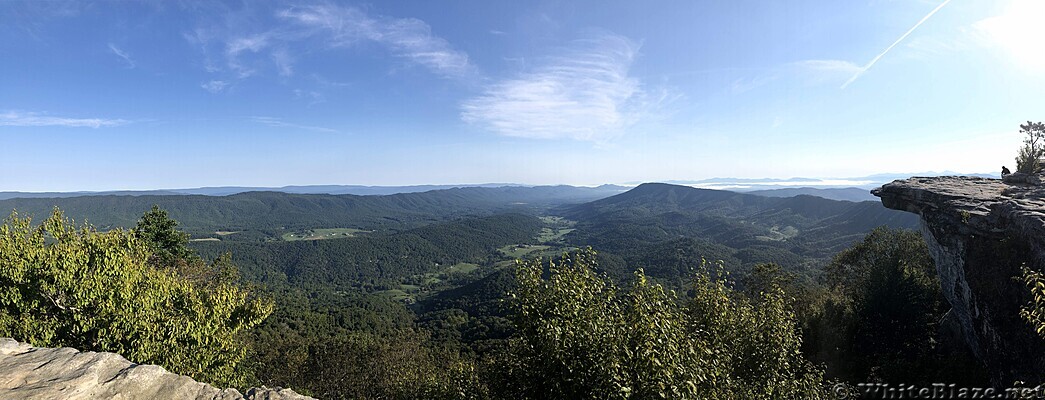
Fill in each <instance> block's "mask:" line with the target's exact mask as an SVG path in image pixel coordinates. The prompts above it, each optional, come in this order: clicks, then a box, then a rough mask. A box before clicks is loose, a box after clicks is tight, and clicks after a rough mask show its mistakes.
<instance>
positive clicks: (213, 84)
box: [200, 80, 229, 94]
mask: <svg viewBox="0 0 1045 400" xmlns="http://www.w3.org/2000/svg"><path fill="white" fill-rule="evenodd" d="M228 86H229V83H228V82H225V81H220V80H212V81H209V82H204V83H202V84H200V87H201V88H203V90H206V91H208V92H211V93H214V94H218V93H221V92H223V91H224V90H225V88H227V87H228Z"/></svg>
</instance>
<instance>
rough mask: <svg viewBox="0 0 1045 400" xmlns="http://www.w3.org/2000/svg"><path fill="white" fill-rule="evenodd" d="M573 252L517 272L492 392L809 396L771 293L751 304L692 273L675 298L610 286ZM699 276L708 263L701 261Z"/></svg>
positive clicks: (658, 290)
mask: <svg viewBox="0 0 1045 400" xmlns="http://www.w3.org/2000/svg"><path fill="white" fill-rule="evenodd" d="M595 260H596V255H595V252H594V251H591V250H590V249H589V250H584V251H579V252H577V253H575V254H572V255H568V256H564V259H563V260H562V261H561V262H558V263H556V262H552V263H551V264H550V265H549V268H548V271H549V273H550V274H549V277H548V278H547V279H545V278H544V276H545V268H544V265H543V264H542V263H541V261H540V260H531V261H526V262H522V263H520V264H519V265H518V267H517V278H518V290H517V291H516V292H515V293H514V294H513V301H512V304H513V307H514V310H515V323H516V325H517V329H518V333H517V335H516V336H514V337H513V338H512V339H511V340H510V342H509V346H508V350H507V354H506V355H505V356H504V358H503V359H502V360H501V361H500V364H499V366H500V367H501V372H502V373H503V376H502V377H501V378H500V379H499V380H498V383H497V384H495V385H494V386H495V387H497V388H498V390H500V391H501V393H500V395H501V396H503V397H511V398H599V399H631V398H635V399H649V398H679V399H685V398H752V399H755V398H818V397H821V396H822V395H823V394H824V393H823V391H822V390H823V389H822V384H821V383H822V382H821V376H822V373H821V372H820V371H819V370H818V369H817V368H815V367H813V366H812V365H811V364H810V363H809V362H808V361H806V360H804V359H803V358H802V354H801V343H802V339H801V334H800V333H799V331H798V327H797V321H796V319H795V317H794V314H793V312H791V310H790V306H789V305H788V304H787V302H786V301H785V298H784V295H783V292H782V290H780V289H779V288H775V287H773V288H769V289H768V290H769V292H768V293H763V294H761V295H759V296H758V297H756V298H747V297H746V296H744V295H743V294H742V293H739V292H736V291H734V290H733V289H731V288H730V287H729V285H728V283H727V282H726V281H725V279H724V278H722V277H721V275H714V276H719V277H718V278H716V277H714V276H713V274H711V273H698V274H697V276H696V278H695V279H694V282H693V287H692V292H693V297H692V298H691V299H689V300H688V301H680V300H679V299H678V298H677V297H676V295H675V294H674V292H671V291H666V290H665V289H664V288H663V287H662V286H661V285H659V284H656V283H653V282H651V281H650V279H649V278H648V277H647V276H646V275H645V274H644V273H643V272H642V271H641V270H639V271H637V272H635V274H634V278H633V280H632V282H631V284H630V285H629V286H628V287H626V288H624V289H621V288H618V287H617V286H616V285H614V284H613V283H611V282H610V281H609V280H608V279H607V278H606V277H604V276H600V275H598V274H596V273H595V268H596V267H597V265H596V261H595ZM703 267H705V268H707V267H708V265H707V264H706V263H705V265H704V266H703Z"/></svg>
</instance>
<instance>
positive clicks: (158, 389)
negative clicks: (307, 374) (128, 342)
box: [0, 338, 311, 400]
mask: <svg viewBox="0 0 1045 400" xmlns="http://www.w3.org/2000/svg"><path fill="white" fill-rule="evenodd" d="M0 399H27V400H29V399H40V400H44V399H47V400H50V399H67V400H76V399H125V400H131V399H143V400H144V399H200V400H203V399H207V400H235V399H257V400H261V399H266V400H304V399H311V397H307V396H302V395H299V394H297V393H294V391H292V390H290V389H279V388H276V389H268V388H253V389H250V390H248V391H247V392H246V393H245V394H240V392H239V391H237V390H236V389H218V388H215V387H213V386H210V385H207V384H204V383H199V382H196V381H194V380H192V378H189V377H187V376H182V375H177V374H172V373H170V372H167V371H166V370H164V369H163V368H162V367H159V366H156V365H139V364H134V363H132V362H130V361H127V360H126V359H125V358H123V357H121V356H120V355H119V354H113V353H95V352H91V351H78V350H76V349H70V348H60V349H54V348H41V347H32V346H30V345H28V344H25V343H18V342H16V341H14V340H13V339H7V338H3V339H0Z"/></svg>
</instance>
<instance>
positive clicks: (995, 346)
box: [871, 177, 1045, 385]
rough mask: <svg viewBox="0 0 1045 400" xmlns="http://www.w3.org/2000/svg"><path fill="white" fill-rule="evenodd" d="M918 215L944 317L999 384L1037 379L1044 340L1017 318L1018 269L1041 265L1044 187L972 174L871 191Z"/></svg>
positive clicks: (1044, 367)
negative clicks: (939, 287)
mask: <svg viewBox="0 0 1045 400" xmlns="http://www.w3.org/2000/svg"><path fill="white" fill-rule="evenodd" d="M871 193H872V194H874V195H875V196H878V197H880V198H881V199H882V204H884V205H885V206H886V207H888V208H892V209H895V210H902V211H908V212H912V213H916V214H918V215H920V216H921V230H922V234H923V236H925V240H926V243H927V244H928V245H929V251H930V253H932V257H933V260H935V262H936V269H937V272H938V273H939V276H940V281H941V285H942V289H943V295H944V297H945V298H946V299H947V301H948V302H949V303H950V305H951V310H950V312H948V314H947V317H946V320H945V322H946V323H949V324H954V325H957V327H958V328H959V331H960V332H961V334H962V338H963V339H964V342H965V343H966V344H967V345H968V347H969V349H970V350H971V351H972V353H973V354H974V355H975V356H976V357H977V358H978V359H979V360H980V361H982V362H983V364H984V365H985V367H986V368H987V370H988V372H989V373H990V374H991V380H992V381H993V382H994V383H995V384H997V385H1011V384H1013V382H1016V381H1023V382H1033V383H1034V384H1037V383H1040V380H1041V379H1042V378H1043V374H1045V341H1043V340H1042V339H1041V338H1040V337H1038V336H1037V335H1036V334H1035V333H1034V332H1033V330H1032V329H1031V327H1030V325H1029V324H1027V323H1026V322H1025V321H1023V320H1022V319H1021V318H1020V316H1019V311H1020V307H1021V306H1023V305H1024V304H1026V303H1027V302H1028V301H1029V299H1030V293H1029V291H1028V290H1027V289H1026V287H1024V285H1023V283H1022V281H1020V280H1019V278H1018V277H1019V276H1020V271H1021V268H1022V267H1024V266H1026V267H1028V268H1031V269H1034V270H1038V271H1041V270H1043V267H1045V186H1041V185H1036V184H1032V183H1026V182H1011V183H1007V182H1003V181H1001V180H998V179H985V178H975V177H936V178H910V179H906V180H897V181H893V182H892V183H889V184H886V185H884V186H882V187H881V188H878V189H875V190H872V191H871Z"/></svg>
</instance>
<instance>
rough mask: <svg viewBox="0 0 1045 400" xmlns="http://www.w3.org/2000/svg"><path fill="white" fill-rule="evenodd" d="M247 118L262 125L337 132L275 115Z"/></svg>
mask: <svg viewBox="0 0 1045 400" xmlns="http://www.w3.org/2000/svg"><path fill="white" fill-rule="evenodd" d="M248 119H249V120H250V121H252V122H255V123H259V124H262V125H268V126H273V127H277V128H289V129H297V130H306V131H313V132H325V133H338V130H336V129H331V128H326V127H322V126H314V125H300V124H294V123H290V122H286V121H283V120H282V119H279V118H275V117H250V118H248Z"/></svg>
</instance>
